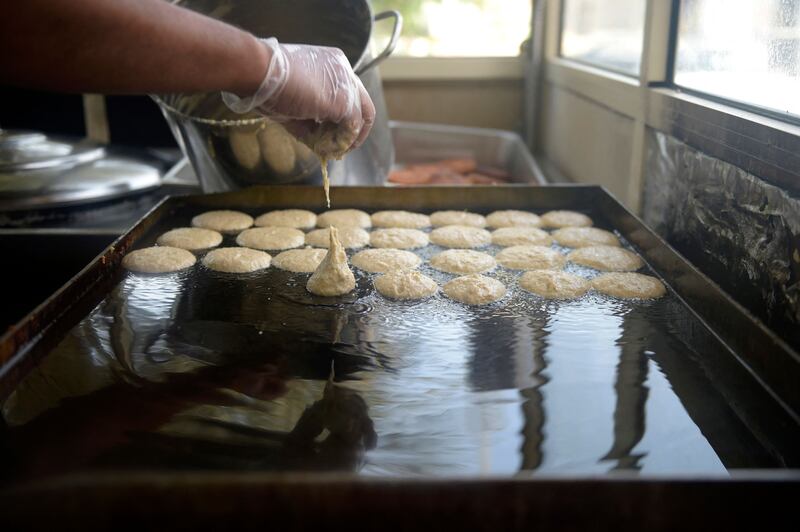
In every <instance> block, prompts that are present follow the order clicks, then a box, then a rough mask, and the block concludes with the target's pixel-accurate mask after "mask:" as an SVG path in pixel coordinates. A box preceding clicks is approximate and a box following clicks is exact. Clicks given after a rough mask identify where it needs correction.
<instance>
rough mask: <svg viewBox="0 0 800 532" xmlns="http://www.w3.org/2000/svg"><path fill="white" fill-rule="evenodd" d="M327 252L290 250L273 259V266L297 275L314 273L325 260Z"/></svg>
mask: <svg viewBox="0 0 800 532" xmlns="http://www.w3.org/2000/svg"><path fill="white" fill-rule="evenodd" d="M326 253H327V251H325V250H324V249H314V248H306V249H290V250H289V251H284V252H282V253H278V255H277V256H276V257H275V258H274V259H272V265H273V266H275V267H276V268H280V269H281V270H286V271H289V272H295V273H312V272H313V271H314V270H316V269H317V267H319V263H320V262H322V259H324V258H325V254H326Z"/></svg>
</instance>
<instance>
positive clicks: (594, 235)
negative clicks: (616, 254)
mask: <svg viewBox="0 0 800 532" xmlns="http://www.w3.org/2000/svg"><path fill="white" fill-rule="evenodd" d="M553 238H555V240H556V242H558V243H559V244H561V245H562V246H566V247H568V248H585V247H589V246H617V247H619V246H621V245H622V244H620V241H619V238H617V236H616V235H615V234H614V233H610V232H608V231H605V230H603V229H597V228H596V227H564V228H562V229H559V230H557V231H553Z"/></svg>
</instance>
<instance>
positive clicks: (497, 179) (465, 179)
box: [389, 159, 511, 185]
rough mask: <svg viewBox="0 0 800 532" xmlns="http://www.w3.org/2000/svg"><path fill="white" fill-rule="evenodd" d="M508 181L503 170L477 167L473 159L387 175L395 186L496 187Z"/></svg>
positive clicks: (412, 166) (414, 166)
mask: <svg viewBox="0 0 800 532" xmlns="http://www.w3.org/2000/svg"><path fill="white" fill-rule="evenodd" d="M510 180H511V176H510V175H509V174H508V172H506V171H505V170H501V169H499V168H492V167H487V166H479V165H478V163H477V162H476V161H475V159H445V160H442V161H438V162H433V163H423V164H409V165H407V166H405V167H404V168H401V169H399V170H394V171H393V172H391V173H390V174H389V182H390V183H395V184H397V185H497V184H502V183H508V182H509V181H510Z"/></svg>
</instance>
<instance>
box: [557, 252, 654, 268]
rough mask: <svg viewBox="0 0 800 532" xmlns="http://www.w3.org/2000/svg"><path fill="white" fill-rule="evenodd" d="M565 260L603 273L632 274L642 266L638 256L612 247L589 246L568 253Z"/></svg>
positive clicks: (642, 262)
mask: <svg viewBox="0 0 800 532" xmlns="http://www.w3.org/2000/svg"><path fill="white" fill-rule="evenodd" d="M567 259H568V260H569V261H570V262H574V263H575V264H580V265H582V266H588V267H590V268H594V269H595V270H601V271H605V272H632V271H634V270H638V269H639V268H641V267H642V266H644V261H642V259H641V258H639V255H637V254H636V253H633V252H631V251H628V250H627V249H622V248H618V247H614V246H590V247H588V248H580V249H576V250H575V251H572V252H570V254H569V255H567Z"/></svg>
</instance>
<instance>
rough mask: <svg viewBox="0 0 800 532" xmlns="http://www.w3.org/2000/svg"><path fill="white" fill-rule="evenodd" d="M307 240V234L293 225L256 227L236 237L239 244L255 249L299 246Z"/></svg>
mask: <svg viewBox="0 0 800 532" xmlns="http://www.w3.org/2000/svg"><path fill="white" fill-rule="evenodd" d="M305 240H306V235H305V234H303V232H302V231H300V230H299V229H294V228H292V227H254V228H252V229H246V230H244V231H242V232H241V233H239V236H237V237H236V243H237V244H239V245H240V246H244V247H248V248H253V249H291V248H299V247H300V246H302V245H303V243H304V242H305Z"/></svg>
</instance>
